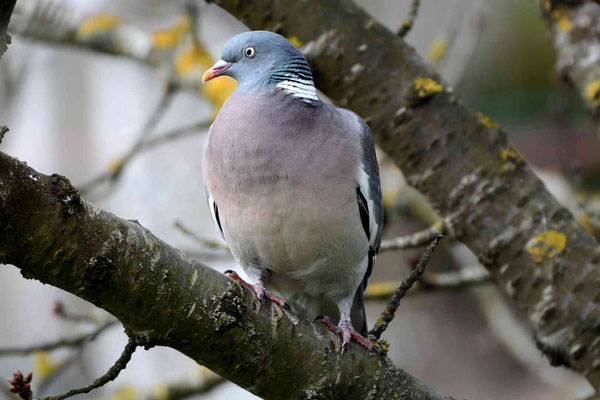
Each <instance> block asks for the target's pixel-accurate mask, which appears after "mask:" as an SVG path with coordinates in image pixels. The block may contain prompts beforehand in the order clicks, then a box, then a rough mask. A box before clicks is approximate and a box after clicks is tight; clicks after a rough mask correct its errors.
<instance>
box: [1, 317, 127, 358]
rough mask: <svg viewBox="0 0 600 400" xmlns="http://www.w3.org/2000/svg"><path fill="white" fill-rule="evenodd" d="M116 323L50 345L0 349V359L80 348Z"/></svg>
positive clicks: (100, 325) (106, 323)
mask: <svg viewBox="0 0 600 400" xmlns="http://www.w3.org/2000/svg"><path fill="white" fill-rule="evenodd" d="M117 323H118V321H116V320H110V321H107V322H104V323H101V324H99V325H98V326H97V327H96V328H94V330H93V331H91V332H89V333H86V334H83V335H80V336H76V337H72V338H65V339H60V340H57V341H55V342H51V343H42V344H35V345H32V346H27V347H15V348H5V349H2V348H0V357H2V356H8V355H18V354H28V353H33V352H35V351H51V350H56V349H59V348H63V347H80V346H82V345H84V344H85V343H86V342H88V341H91V340H94V339H95V338H96V337H97V336H98V335H100V334H101V333H102V332H104V331H105V330H107V329H108V328H110V327H112V326H115V325H117Z"/></svg>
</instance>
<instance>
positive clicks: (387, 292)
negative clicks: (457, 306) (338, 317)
mask: <svg viewBox="0 0 600 400" xmlns="http://www.w3.org/2000/svg"><path fill="white" fill-rule="evenodd" d="M491 282H492V277H491V276H490V274H489V273H488V272H487V271H486V270H485V269H483V268H482V267H480V266H477V267H465V268H461V269H459V270H457V271H451V272H426V273H424V274H423V275H422V276H421V277H420V278H419V281H418V282H417V283H416V284H415V286H414V288H413V289H412V290H411V291H409V292H408V293H407V294H417V293H423V292H427V291H433V290H462V289H467V288H470V287H472V286H476V285H480V284H483V283H491ZM399 285H400V283H399V282H373V283H370V284H369V286H367V290H366V291H365V299H369V300H373V299H387V298H389V297H390V296H391V295H392V294H393V293H394V291H395V290H396V288H397V287H398V286H399Z"/></svg>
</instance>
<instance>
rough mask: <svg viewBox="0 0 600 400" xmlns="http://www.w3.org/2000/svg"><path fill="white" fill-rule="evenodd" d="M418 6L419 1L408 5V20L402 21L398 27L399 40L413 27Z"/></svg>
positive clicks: (416, 0)
mask: <svg viewBox="0 0 600 400" xmlns="http://www.w3.org/2000/svg"><path fill="white" fill-rule="evenodd" d="M420 5H421V1H420V0H412V3H411V4H410V11H409V12H408V19H407V20H406V21H404V22H403V23H402V25H400V28H398V36H400V37H401V38H403V37H405V36H406V35H407V34H408V32H410V30H411V28H412V27H413V25H414V23H415V20H416V19H417V14H418V13H419V6H420Z"/></svg>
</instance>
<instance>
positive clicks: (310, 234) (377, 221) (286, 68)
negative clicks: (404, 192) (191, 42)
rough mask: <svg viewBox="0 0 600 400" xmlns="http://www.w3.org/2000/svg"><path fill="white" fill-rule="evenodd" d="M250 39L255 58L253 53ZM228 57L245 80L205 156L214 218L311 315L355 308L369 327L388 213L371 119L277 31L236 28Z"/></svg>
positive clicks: (266, 279)
mask: <svg viewBox="0 0 600 400" xmlns="http://www.w3.org/2000/svg"><path fill="white" fill-rule="evenodd" d="M231 43H233V44H231ZM247 46H253V47H255V48H256V56H255V57H254V56H253V58H255V60H244V59H243V51H245V50H244V49H246V48H247ZM261 54H267V56H265V61H264V62H263V60H260V59H259V57H260V56H261ZM223 58H224V60H225V61H226V62H228V63H231V65H230V66H228V67H227V68H228V69H229V72H230V74H231V75H232V76H234V77H235V78H236V79H237V80H238V81H240V85H239V87H238V88H237V89H236V91H235V92H234V93H233V94H232V95H231V96H230V97H229V98H228V100H227V101H226V103H225V104H224V105H223V107H222V108H221V110H220V112H219V114H218V116H217V118H216V119H215V122H214V123H213V125H212V127H211V130H210V135H209V139H208V144H207V148H206V152H205V157H204V162H203V164H204V176H205V180H206V185H207V190H208V195H209V198H210V200H209V202H210V203H211V212H212V215H213V218H214V219H215V221H216V225H217V226H218V228H219V229H220V230H221V231H222V234H223V236H224V238H225V240H226V241H227V242H228V244H229V246H230V248H231V251H232V254H233V255H234V257H235V258H236V260H237V261H238V262H239V263H240V265H241V266H242V268H244V270H245V271H246V273H247V274H248V275H249V276H250V278H251V279H253V280H255V281H256V282H259V283H264V284H265V285H266V287H267V288H268V289H270V290H272V291H275V292H276V293H278V294H280V295H281V296H283V297H284V298H285V299H287V300H288V301H289V302H290V303H291V304H292V308H293V309H294V310H296V311H297V312H299V313H301V314H304V315H305V316H308V317H314V316H316V315H321V314H326V315H329V316H331V317H332V318H333V319H334V320H335V319H340V312H341V321H340V324H342V322H344V321H343V320H344V315H346V316H347V318H346V319H348V321H346V323H349V314H350V309H351V308H352V323H353V325H354V326H355V327H356V328H357V329H358V330H360V331H362V332H364V331H365V329H366V321H365V317H364V304H363V290H364V285H366V278H367V277H368V273H370V271H368V270H370V268H371V266H372V264H373V262H374V257H375V255H376V254H377V252H378V250H379V243H380V241H381V229H382V225H383V224H382V222H383V221H382V220H383V212H382V205H381V190H380V185H379V172H378V167H377V159H376V156H375V148H374V143H373V138H372V135H371V132H370V130H369V128H368V126H367V125H366V124H365V123H364V121H363V120H362V119H361V118H360V117H358V116H357V115H356V114H354V113H352V112H351V111H348V110H344V109H339V108H336V107H333V106H331V105H328V104H326V103H323V102H321V101H320V100H318V98H317V97H316V91H314V93H315V97H314V98H313V92H312V91H311V90H310V88H307V87H304V86H303V85H307V82H309V84H310V85H311V87H312V88H313V89H314V86H312V85H313V84H312V76H310V75H309V74H310V70H309V69H308V66H307V64H306V61H305V60H304V57H303V56H302V55H301V54H300V52H298V51H297V50H296V49H295V48H294V47H293V46H292V45H291V44H289V42H287V41H286V40H285V39H284V38H282V37H281V36H279V35H275V34H273V33H270V32H249V33H246V34H242V35H238V36H237V37H235V38H233V39H232V40H231V41H230V43H228V44H227V45H226V48H225V50H224V52H223ZM290 60H292V61H291V62H290ZM302 60H304V61H303V62H304V64H305V65H306V66H304V65H302V63H301V61H302ZM252 61H254V64H253V63H252ZM223 65H224V64H223ZM307 70H308V73H307V72H306V71H307ZM296 72H297V74H296ZM248 73H252V74H253V75H252V78H248V80H245V76H247V74H248ZM263 75H264V76H263ZM288 79H289V81H288ZM282 81H284V84H282ZM249 82H251V83H249ZM286 82H289V83H286ZM294 82H297V83H294ZM315 98H316V100H315ZM357 289H358V290H357Z"/></svg>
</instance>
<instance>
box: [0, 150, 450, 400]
mask: <svg viewBox="0 0 600 400" xmlns="http://www.w3.org/2000/svg"><path fill="white" fill-rule="evenodd" d="M0 263H7V264H13V265H15V266H17V267H18V268H20V269H21V273H22V274H23V276H24V277H26V278H33V279H38V280H40V281H42V282H44V283H47V284H51V285H54V286H57V287H59V288H62V289H64V290H66V291H68V292H71V293H73V294H75V295H77V296H79V297H81V298H83V299H86V300H88V301H90V302H92V303H94V304H95V305H97V306H99V307H102V308H104V309H105V310H107V311H109V312H110V313H112V314H113V315H114V316H116V317H117V318H119V319H120V320H121V321H122V322H123V324H124V325H125V326H126V328H127V329H129V330H131V331H132V332H133V333H136V334H138V335H145V336H146V337H147V342H148V343H149V344H151V345H162V346H169V347H172V348H174V349H176V350H179V351H180V352H182V353H183V354H186V355H188V356H189V357H191V358H192V359H194V360H196V361H197V362H198V363H200V364H202V365H205V366H207V367H208V368H210V369H212V370H213V371H215V372H217V373H218V374H220V375H222V376H223V377H225V378H227V379H229V380H231V381H232V382H235V383H237V384H238V385H240V386H241V387H243V388H245V389H247V390H249V391H251V392H253V393H255V394H256V395H258V396H260V397H263V398H265V399H283V398H286V399H287V398H302V399H376V398H377V399H380V398H386V399H396V398H399V399H450V397H447V396H444V395H442V394H440V393H438V392H436V391H435V390H433V389H430V388H428V387H427V386H425V385H424V384H423V383H421V382H420V381H418V380H417V379H415V378H413V377H412V376H410V375H408V374H407V373H406V372H403V371H402V370H400V369H398V368H397V367H395V366H394V365H393V364H392V363H391V361H390V360H389V359H388V358H386V357H382V356H377V355H375V354H374V353H370V352H368V351H366V350H365V349H364V348H362V347H360V346H358V345H356V344H354V343H353V344H352V346H351V348H350V350H349V352H347V353H345V354H343V355H341V354H340V351H341V340H340V339H339V338H338V337H337V336H335V335H334V334H333V333H331V332H329V331H328V330H327V329H326V328H325V327H324V326H322V325H321V324H319V323H314V322H311V321H307V320H304V319H301V318H298V317H297V316H296V315H295V314H294V313H292V312H288V311H283V310H282V309H280V308H279V307H278V306H275V305H273V304H272V303H270V302H266V303H264V304H262V305H260V303H259V302H258V300H257V299H256V297H255V295H254V294H253V293H252V292H251V291H250V290H249V289H247V288H245V287H242V286H241V285H240V284H238V283H235V282H234V281H232V280H230V279H228V278H226V277H225V276H224V275H223V274H220V273H219V272H217V271H215V270H213V269H211V268H209V267H207V266H205V265H202V264H199V263H197V262H194V261H193V260H191V259H189V258H188V257H186V256H185V255H184V254H183V253H182V252H180V251H179V250H177V249H174V248H172V247H170V246H169V245H167V244H166V243H164V242H163V241H161V240H160V239H158V238H156V237H155V236H153V235H152V234H151V233H150V232H149V231H148V230H147V229H145V228H143V227H142V226H141V225H140V224H139V223H137V222H136V221H126V220H123V219H120V218H118V217H116V216H114V215H112V214H110V213H107V212H104V211H102V210H100V209H98V208H96V207H94V206H93V205H91V204H90V203H87V202H86V201H84V200H83V199H81V197H80V196H79V194H78V192H77V190H76V189H75V188H74V187H73V186H72V185H71V184H70V183H69V181H68V180H67V179H66V178H64V177H62V176H59V175H52V176H45V175H42V174H39V173H37V172H36V171H34V170H33V169H31V168H29V167H28V166H27V165H26V164H25V163H22V162H19V161H18V160H16V159H14V158H11V157H9V156H7V155H5V154H3V153H0Z"/></svg>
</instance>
